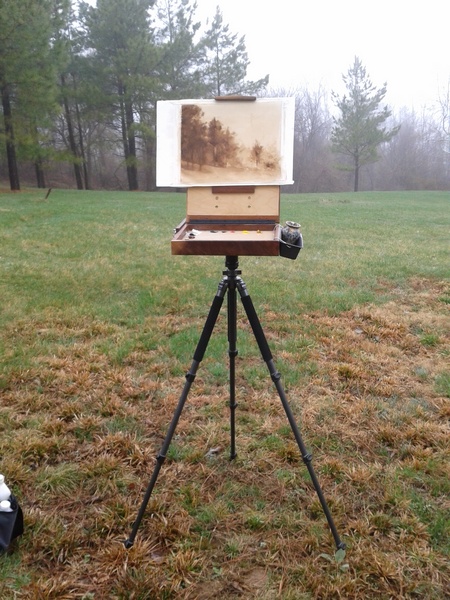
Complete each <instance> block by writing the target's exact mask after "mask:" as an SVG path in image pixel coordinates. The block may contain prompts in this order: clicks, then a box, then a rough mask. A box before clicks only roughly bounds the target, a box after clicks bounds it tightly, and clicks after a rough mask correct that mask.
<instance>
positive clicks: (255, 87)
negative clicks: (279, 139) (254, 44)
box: [203, 6, 269, 96]
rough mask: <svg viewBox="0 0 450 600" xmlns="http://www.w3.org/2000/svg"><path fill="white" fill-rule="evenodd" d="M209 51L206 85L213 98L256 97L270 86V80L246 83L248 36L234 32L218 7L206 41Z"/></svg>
mask: <svg viewBox="0 0 450 600" xmlns="http://www.w3.org/2000/svg"><path fill="white" fill-rule="evenodd" d="M203 45H204V51H205V65H206V66H205V68H204V81H205V84H206V86H207V90H208V93H209V95H210V96H224V95H227V94H256V93H257V92H259V91H261V90H262V89H264V88H265V87H266V86H267V84H268V83H269V76H268V75H266V77H263V78H262V79H258V80H257V81H246V80H245V77H246V75H247V67H248V65H249V64H250V61H249V59H248V55H247V50H246V46H245V36H241V37H240V38H239V37H238V34H232V33H231V32H230V26H229V25H226V24H225V23H224V21H223V15H222V12H221V10H220V8H219V7H218V6H217V8H216V13H215V15H214V18H213V20H212V22H211V26H210V28H209V29H208V30H207V31H206V33H205V36H204V38H203Z"/></svg>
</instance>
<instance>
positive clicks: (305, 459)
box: [302, 452, 312, 464]
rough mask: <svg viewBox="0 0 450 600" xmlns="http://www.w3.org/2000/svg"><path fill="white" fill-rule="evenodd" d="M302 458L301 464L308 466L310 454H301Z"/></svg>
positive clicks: (310, 458)
mask: <svg viewBox="0 0 450 600" xmlns="http://www.w3.org/2000/svg"><path fill="white" fill-rule="evenodd" d="M302 458H303V462H304V463H305V464H308V463H310V462H311V461H312V454H310V453H309V452H308V453H307V454H303V456H302Z"/></svg>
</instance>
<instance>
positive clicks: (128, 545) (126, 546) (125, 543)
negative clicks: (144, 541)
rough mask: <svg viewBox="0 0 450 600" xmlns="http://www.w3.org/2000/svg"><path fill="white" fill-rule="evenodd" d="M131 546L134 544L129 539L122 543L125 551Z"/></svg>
mask: <svg viewBox="0 0 450 600" xmlns="http://www.w3.org/2000/svg"><path fill="white" fill-rule="evenodd" d="M133 544H134V542H132V541H131V540H130V539H128V540H125V541H124V543H123V545H124V546H125V548H126V549H127V550H129V549H130V548H132V547H133Z"/></svg>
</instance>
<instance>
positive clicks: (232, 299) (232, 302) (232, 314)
mask: <svg viewBox="0 0 450 600" xmlns="http://www.w3.org/2000/svg"><path fill="white" fill-rule="evenodd" d="M227 314H228V356H229V365H230V367H229V377H230V460H233V459H234V458H236V456H237V455H236V417H235V416H236V407H237V404H236V356H237V354H238V351H237V349H236V339H237V322H236V319H237V310H236V284H235V282H234V281H233V280H230V285H229V288H228V311H227Z"/></svg>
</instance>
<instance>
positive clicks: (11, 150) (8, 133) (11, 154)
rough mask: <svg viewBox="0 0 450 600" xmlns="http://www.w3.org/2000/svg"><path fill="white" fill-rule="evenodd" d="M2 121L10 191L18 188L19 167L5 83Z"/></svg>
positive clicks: (3, 86) (3, 87)
mask: <svg viewBox="0 0 450 600" xmlns="http://www.w3.org/2000/svg"><path fill="white" fill-rule="evenodd" d="M2 107H3V121H4V126H5V138H6V156H7V159H8V174H9V184H10V187H11V190H12V191H16V190H20V182H19V169H18V167H17V156H16V146H15V142H14V128H13V123H12V112H11V101H10V97H9V90H8V86H7V85H2Z"/></svg>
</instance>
